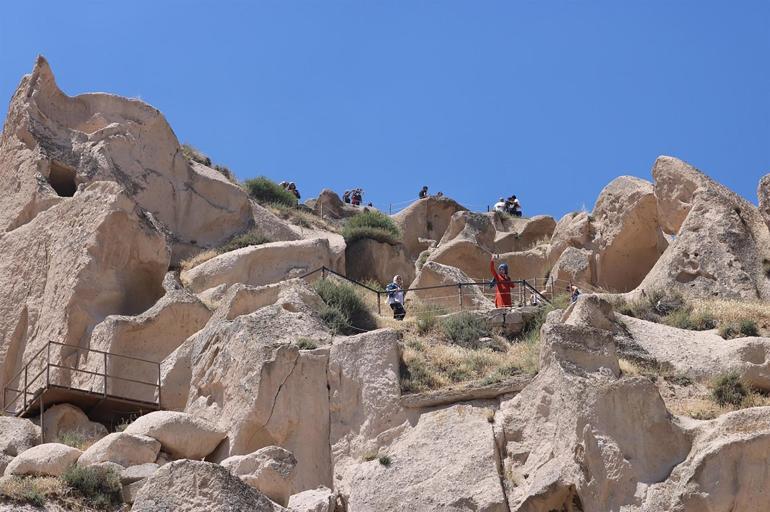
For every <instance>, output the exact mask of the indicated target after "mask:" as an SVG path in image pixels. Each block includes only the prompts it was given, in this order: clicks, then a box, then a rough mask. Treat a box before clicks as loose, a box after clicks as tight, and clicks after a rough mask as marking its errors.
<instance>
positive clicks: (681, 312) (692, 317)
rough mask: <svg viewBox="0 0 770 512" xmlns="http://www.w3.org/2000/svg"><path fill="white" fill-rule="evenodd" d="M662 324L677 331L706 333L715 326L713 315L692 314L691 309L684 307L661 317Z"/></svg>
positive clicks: (704, 313) (703, 313)
mask: <svg viewBox="0 0 770 512" xmlns="http://www.w3.org/2000/svg"><path fill="white" fill-rule="evenodd" d="M662 320H663V323H664V324H666V325H670V326H671V327H678V328H679V329H688V330H690V331H707V330H709V329H713V328H715V327H716V326H717V321H716V319H715V318H714V316H713V315H711V314H710V313H706V312H698V313H694V312H693V310H692V307H690V306H684V307H682V308H680V309H677V310H675V311H672V312H671V313H669V314H668V315H666V316H665V317H663V319H662Z"/></svg>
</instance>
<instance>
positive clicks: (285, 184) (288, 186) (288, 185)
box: [279, 181, 299, 201]
mask: <svg viewBox="0 0 770 512" xmlns="http://www.w3.org/2000/svg"><path fill="white" fill-rule="evenodd" d="M279 185H280V186H281V187H282V188H283V189H284V190H288V191H289V192H291V193H292V194H294V197H296V198H297V201H299V190H297V184H296V183H294V182H293V181H282V182H280V183H279Z"/></svg>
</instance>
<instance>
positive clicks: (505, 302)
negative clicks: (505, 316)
mask: <svg viewBox="0 0 770 512" xmlns="http://www.w3.org/2000/svg"><path fill="white" fill-rule="evenodd" d="M495 259H497V258H496V257H495V256H494V255H493V256H492V259H491V260H489V271H490V272H492V276H493V277H494V280H493V281H492V282H493V284H494V286H495V287H496V288H497V289H496V290H495V307H496V308H509V307H511V289H512V288H515V287H516V285H515V284H514V283H513V281H511V278H510V277H509V276H508V264H507V263H501V264H500V266H499V267H497V270H495ZM498 271H499V273H498Z"/></svg>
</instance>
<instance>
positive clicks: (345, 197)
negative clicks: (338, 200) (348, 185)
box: [342, 190, 350, 204]
mask: <svg viewBox="0 0 770 512" xmlns="http://www.w3.org/2000/svg"><path fill="white" fill-rule="evenodd" d="M342 202H343V203H347V204H350V190H346V191H345V193H344V194H342Z"/></svg>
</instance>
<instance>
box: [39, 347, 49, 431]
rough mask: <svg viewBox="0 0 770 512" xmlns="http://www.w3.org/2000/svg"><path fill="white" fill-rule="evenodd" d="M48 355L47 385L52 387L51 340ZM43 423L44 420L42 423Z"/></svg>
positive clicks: (46, 367) (46, 366) (46, 364)
mask: <svg viewBox="0 0 770 512" xmlns="http://www.w3.org/2000/svg"><path fill="white" fill-rule="evenodd" d="M47 352H48V355H47V356H46V361H45V387H46V388H49V387H51V342H50V341H49V342H48V349H47ZM40 424H41V425H42V422H41V423H40Z"/></svg>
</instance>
